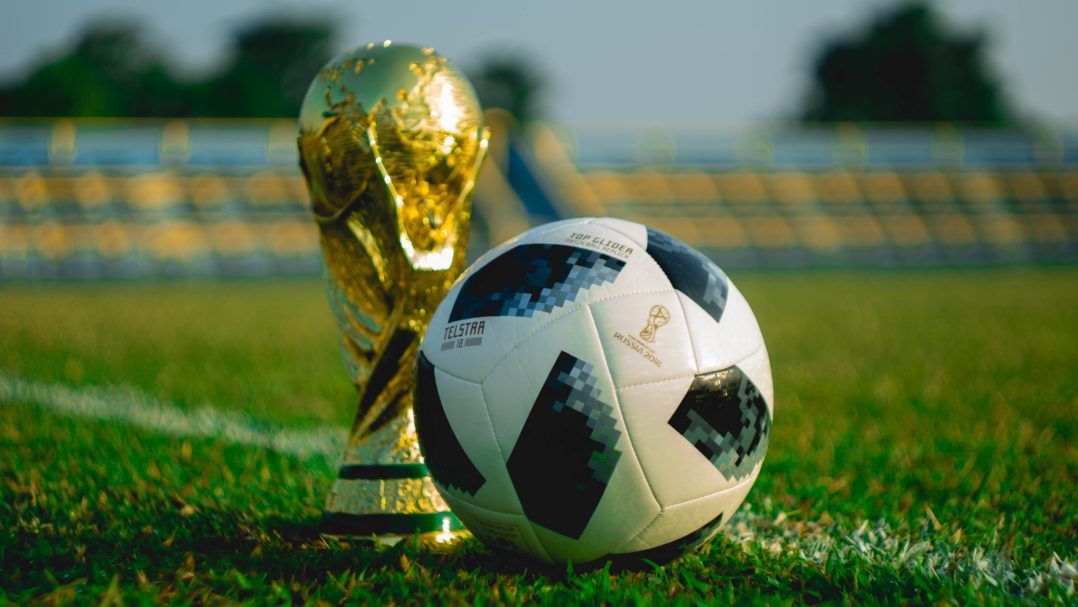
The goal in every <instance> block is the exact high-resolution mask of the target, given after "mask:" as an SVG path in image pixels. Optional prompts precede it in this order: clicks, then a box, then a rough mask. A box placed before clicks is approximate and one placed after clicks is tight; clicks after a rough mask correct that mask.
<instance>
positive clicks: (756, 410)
mask: <svg viewBox="0 0 1078 607" xmlns="http://www.w3.org/2000/svg"><path fill="white" fill-rule="evenodd" d="M669 423H670V426H671V427H673V428H674V429H675V430H677V431H678V432H679V433H680V434H681V435H682V436H684V437H685V439H686V440H688V441H689V442H690V443H692V445H693V446H694V447H696V450H697V451H699V452H700V453H701V454H702V455H703V456H704V457H706V458H707V459H708V461H710V462H711V463H712V464H713V465H714V466H715V468H716V469H718V471H719V472H720V473H722V475H723V476H725V477H726V478H733V479H736V480H742V479H744V478H746V477H747V476H748V475H749V474H750V473H751V472H752V470H753V468H755V467H756V464H757V463H759V462H760V460H762V459H763V458H764V453H766V452H767V440H768V435H769V434H770V433H771V413H770V411H769V410H768V408H767V403H766V402H765V401H764V397H763V396H761V395H760V391H759V390H757V389H756V386H755V385H753V383H752V382H751V381H750V380H749V377H748V376H747V375H745V373H744V372H742V371H741V369H739V368H737V367H730V368H729V369H723V370H721V371H713V372H711V373H701V374H700V375H697V376H696V377H695V378H694V379H693V382H692V385H691V386H689V391H688V392H687V393H686V394H685V397H684V398H683V399H682V400H681V403H680V404H679V405H678V408H677V410H676V411H674V414H673V415H672V416H671V417H670V421H669Z"/></svg>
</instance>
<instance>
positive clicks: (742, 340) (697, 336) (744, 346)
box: [679, 283, 764, 372]
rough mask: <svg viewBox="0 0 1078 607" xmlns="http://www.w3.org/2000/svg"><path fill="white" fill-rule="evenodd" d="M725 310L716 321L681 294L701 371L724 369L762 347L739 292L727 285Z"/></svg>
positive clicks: (757, 332)
mask: <svg viewBox="0 0 1078 607" xmlns="http://www.w3.org/2000/svg"><path fill="white" fill-rule="evenodd" d="M729 289H730V290H729V292H728V293H727V296H726V307H725V308H724V309H723V312H722V318H721V319H720V320H719V322H717V323H716V322H715V319H714V318H712V317H711V315H710V314H708V313H707V312H705V311H704V309H703V308H701V307H700V306H699V305H698V304H697V303H696V302H694V301H693V300H692V299H690V298H689V297H688V296H686V295H685V294H684V293H680V294H679V297H680V299H681V305H682V308H683V310H684V313H685V318H686V321H685V322H686V323H687V324H688V327H689V335H691V336H692V341H693V349H694V351H695V352H696V363H697V365H698V368H699V369H700V372H705V371H715V370H718V369H725V368H727V367H729V366H731V365H735V364H737V362H738V361H740V360H743V359H744V358H745V357H747V356H749V355H750V354H752V353H753V352H755V351H756V350H757V349H758V348H760V347H761V346H763V343H764V341H763V336H762V335H761V334H760V327H759V326H758V325H757V324H756V317H755V316H754V315H753V313H752V310H751V309H750V308H749V304H748V302H747V301H745V297H744V296H743V295H742V294H741V291H739V290H738V289H737V287H736V286H734V284H733V283H730V287H729Z"/></svg>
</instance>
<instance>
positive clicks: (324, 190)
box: [298, 42, 489, 539]
mask: <svg viewBox="0 0 1078 607" xmlns="http://www.w3.org/2000/svg"><path fill="white" fill-rule="evenodd" d="M488 137H489V135H488V131H487V129H485V128H484V127H483V120H482V113H481V110H480V107H479V103H478V101H477V100H476V96H475V91H474V90H473V89H472V86H471V83H469V82H468V79H467V78H466V77H465V76H464V74H463V73H461V72H460V71H459V70H458V69H457V68H455V67H454V66H453V65H452V64H451V63H450V62H449V61H448V60H447V59H445V58H444V57H441V56H439V55H438V54H436V53H435V52H434V51H433V50H432V49H421V48H417V47H412V46H402V45H392V44H390V43H389V42H386V43H384V44H381V45H367V46H366V47H363V48H358V49H354V50H351V51H348V52H346V53H344V54H342V55H340V56H338V57H337V58H335V59H334V60H333V61H331V62H330V63H329V64H328V65H327V66H325V67H324V68H323V69H322V71H321V72H320V73H319V74H318V76H317V77H316V78H315V80H314V82H312V83H311V87H310V89H309V90H308V91H307V95H306V97H305V99H304V101H303V106H302V108H301V110H300V116H299V141H298V143H299V153H300V166H301V168H302V170H303V174H304V177H305V178H306V180H307V188H308V191H309V193H310V199H311V207H312V210H313V212H314V217H315V220H316V222H317V223H318V227H319V229H320V232H321V243H322V253H323V255H324V258H325V267H326V295H327V298H328V299H329V305H330V308H331V310H332V311H333V314H334V316H336V319H337V323H338V326H339V328H340V333H341V338H342V357H343V359H344V362H345V366H346V367H347V369H348V372H349V375H350V376H351V379H352V383H354V384H355V386H356V389H357V391H358V408H357V412H356V417H355V421H354V423H353V425H352V431H351V435H350V437H349V440H348V446H347V449H346V451H345V454H344V458H343V462H342V464H341V468H340V471H339V473H338V478H337V481H336V482H335V483H334V485H333V489H332V491H331V493H330V495H329V498H328V500H327V502H326V510H325V517H324V519H323V530H324V531H325V532H326V533H329V534H334V535H356V536H377V537H382V538H386V537H389V538H392V537H402V536H406V535H412V534H416V533H434V534H444V535H438V536H437V537H439V538H441V539H445V538H448V537H451V534H452V533H453V532H454V531H456V530H458V529H460V528H461V527H460V524H459V522H458V521H457V520H456V518H455V517H454V516H453V515H452V514H451V513H450V512H449V508H448V507H447V506H446V504H445V502H443V501H442V498H441V497H440V496H439V495H438V491H437V490H436V489H435V487H434V485H433V484H432V483H431V480H430V478H429V476H428V473H427V468H426V466H425V465H424V464H423V458H422V455H421V454H420V452H419V445H418V442H417V440H416V435H415V428H414V425H413V423H412V417H411V408H412V396H411V394H412V387H413V385H414V382H415V360H416V353H417V350H418V345H419V341H418V340H419V338H420V337H421V336H422V335H423V332H424V330H425V329H426V326H427V323H428V321H429V320H430V315H431V314H432V313H433V312H434V309H435V308H436V307H437V306H438V303H439V302H440V301H441V299H442V297H443V296H444V295H445V293H446V291H447V290H448V289H449V286H450V285H451V284H452V283H453V280H454V279H456V277H457V276H458V275H459V274H460V272H461V270H462V269H463V267H464V262H465V254H464V252H465V248H466V247H467V242H468V231H469V225H470V218H471V204H470V200H469V197H470V194H471V192H472V189H473V187H474V185H475V180H476V178H477V176H478V173H479V168H480V166H481V165H482V163H483V158H484V156H485V155H486V150H487V141H488Z"/></svg>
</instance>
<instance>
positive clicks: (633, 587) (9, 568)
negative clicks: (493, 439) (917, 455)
mask: <svg viewBox="0 0 1078 607" xmlns="http://www.w3.org/2000/svg"><path fill="white" fill-rule="evenodd" d="M141 506H142V508H140V512H141V513H143V514H142V515H141V516H140V517H139V518H144V520H143V521H139V523H141V522H144V521H145V520H153V523H152V524H146V525H142V526H139V525H138V524H137V523H136V524H135V525H132V526H123V525H121V524H119V523H118V522H117V521H115V520H114V519H112V520H110V524H109V525H108V526H107V527H103V528H101V527H97V526H95V525H87V526H85V527H84V528H82V529H81V530H80V532H78V533H76V534H67V535H63V534H60V535H58V536H56V537H54V538H50V537H48V536H49V535H52V533H50V532H47V531H44V532H43V531H42V530H43V529H45V530H47V529H49V526H48V525H49V524H48V523H45V524H44V525H42V524H39V525H38V528H37V532H31V531H30V530H27V529H23V530H22V531H21V532H19V533H16V534H14V536H13V535H12V534H7V539H8V540H9V543H8V545H7V547H6V549H4V550H3V551H2V556H3V559H2V560H0V562H2V564H3V571H4V573H3V574H0V581H2V582H3V584H0V586H2V587H4V588H8V589H12V588H20V589H22V590H21V591H20V594H21V596H20V595H12V596H11V597H10V598H14V599H16V602H18V600H19V599H21V598H26V599H30V598H43V597H46V596H48V595H50V594H55V593H56V592H57V589H62V588H67V589H69V588H70V587H71V586H82V585H87V587H86V589H85V591H86V592H89V593H91V594H92V595H95V596H96V594H94V593H100V592H102V591H103V589H106V588H107V587H108V586H109V585H110V583H111V584H116V580H118V582H119V585H120V586H122V587H125V588H139V587H142V586H144V585H145V584H150V585H151V587H152V588H154V589H155V590H154V592H155V593H157V594H156V595H155V596H160V595H161V593H165V594H166V595H167V594H168V593H174V594H179V595H181V596H185V597H187V598H192V599H193V600H196V601H198V600H200V599H204V598H207V597H226V598H230V599H240V600H243V599H249V598H258V597H264V596H266V595H267V594H268V593H269V594H272V593H278V594H279V593H280V592H281V591H282V589H284V590H283V591H284V592H285V593H286V595H287V596H288V598H290V599H291V600H293V601H306V600H308V599H310V598H312V597H317V598H320V599H321V598H326V597H327V596H328V597H330V600H333V599H332V597H334V596H354V592H355V588H354V587H355V586H357V585H358V586H359V587H360V591H361V592H363V593H365V594H363V595H362V596H364V597H367V598H368V599H372V600H373V599H377V600H380V601H389V600H397V601H399V600H404V602H410V601H409V600H408V599H409V598H411V599H412V600H414V599H415V597H416V596H427V597H432V596H437V597H441V598H448V599H451V601H450V602H461V601H464V602H472V601H473V600H475V599H477V598H483V597H485V598H487V599H489V598H491V597H490V596H489V594H488V593H490V592H492V591H493V590H492V589H495V588H512V589H513V590H512V592H514V593H517V594H514V595H513V596H515V597H517V599H519V600H525V601H530V600H533V599H536V598H543V599H544V600H548V599H552V598H554V597H566V598H570V599H574V600H576V599H579V600H584V599H585V598H588V599H589V601H590V600H591V599H594V600H598V601H599V602H604V601H610V602H620V600H622V599H631V598H632V597H634V596H650V597H651V598H652V599H664V598H669V597H671V596H674V595H680V596H682V597H684V598H693V597H695V599H701V598H707V599H714V598H718V597H727V596H728V597H737V596H775V595H778V596H785V597H788V598H791V599H796V600H797V601H798V602H806V603H816V602H829V601H835V600H843V599H847V600H848V599H850V598H853V597H856V596H861V597H864V598H865V599H866V600H867V599H871V598H873V597H877V598H878V597H881V596H886V597H891V598H892V599H897V600H913V601H924V600H929V599H931V598H932V597H934V596H936V597H938V596H940V594H939V593H940V592H942V593H943V596H950V597H952V598H961V597H963V596H966V597H978V596H980V595H977V594H974V595H969V594H968V593H969V592H970V591H973V590H975V589H973V588H966V587H961V586H956V585H955V584H954V583H953V581H952V582H951V583H948V582H947V580H944V579H938V578H936V579H930V578H927V577H925V576H924V575H923V574H920V573H917V572H915V571H913V570H906V569H894V568H886V567H882V566H873V567H865V566H864V565H862V566H860V567H850V566H848V567H840V566H837V565H831V564H824V565H819V564H813V563H810V562H807V561H804V560H802V559H797V558H794V557H789V556H782V555H768V554H766V553H765V554H760V552H759V551H757V552H755V553H751V552H750V551H746V550H744V549H743V548H742V546H740V545H739V544H736V543H734V542H732V541H730V540H728V539H726V538H725V537H723V536H721V535H720V536H719V538H718V539H717V540H715V541H714V542H712V544H711V545H710V546H708V547H706V548H704V550H703V551H702V552H700V553H696V554H693V555H689V556H687V557H685V558H682V559H681V560H678V561H674V562H673V563H671V564H668V565H666V566H659V565H657V564H652V563H647V562H644V563H624V562H619V563H610V564H607V563H600V564H598V565H592V566H590V567H579V566H577V567H574V568H571V569H570V568H567V567H564V566H549V565H544V564H541V563H538V562H536V561H533V560H529V559H526V558H522V557H519V556H515V555H510V554H504V553H494V552H491V551H488V550H487V549H486V548H485V547H483V545H482V544H480V543H479V542H478V541H476V540H474V539H467V540H465V541H462V542H460V543H457V544H455V545H453V546H451V547H439V546H435V547H431V546H429V545H424V544H421V543H419V542H418V541H417V540H415V539H412V540H405V541H402V542H400V543H399V544H397V545H396V546H392V547H387V546H382V545H376V544H373V543H371V542H369V541H362V540H343V541H342V540H332V539H326V538H323V537H322V536H321V535H320V534H319V530H318V528H319V518H318V516H310V517H307V518H302V519H298V520H297V519H290V518H282V517H275V516H267V517H257V518H256V517H252V516H249V515H247V514H245V513H240V512H234V511H220V510H211V509H202V510H197V511H194V512H190V511H188V512H186V513H182V512H177V511H176V509H175V508H174V504H163V503H155V504H146V503H144V504H142V505H141ZM166 509H167V510H166ZM132 522H135V521H132ZM52 529H53V530H54V531H55V524H53V526H52ZM12 540H13V541H12ZM529 597H530V598H529ZM574 597H575V598H574ZM495 600H496V599H495Z"/></svg>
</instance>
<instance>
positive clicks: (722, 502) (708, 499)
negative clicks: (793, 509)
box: [618, 473, 757, 552]
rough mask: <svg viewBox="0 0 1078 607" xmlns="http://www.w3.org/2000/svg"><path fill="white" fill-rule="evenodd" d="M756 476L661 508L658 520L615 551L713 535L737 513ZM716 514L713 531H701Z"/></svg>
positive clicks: (629, 550)
mask: <svg viewBox="0 0 1078 607" xmlns="http://www.w3.org/2000/svg"><path fill="white" fill-rule="evenodd" d="M756 474H757V473H753V475H752V476H751V477H749V478H748V479H746V480H745V481H742V482H741V483H738V484H737V485H734V486H733V487H728V488H726V489H724V490H722V491H719V492H716V493H712V494H711V495H705V496H703V497H699V498H696V499H694V500H691V501H688V502H684V503H681V504H675V505H673V506H667V507H664V508H663V511H662V513H661V514H659V518H658V520H656V521H655V522H654V523H652V524H651V525H649V526H648V528H647V529H646V530H645V531H644V532H643V533H641V534H640V535H639V536H637V537H635V538H633V541H632V542H630V543H628V544H626V545H625V546H622V547H620V548H619V549H618V551H619V552H635V551H639V550H646V549H649V548H653V547H655V546H661V545H663V544H668V543H670V542H673V541H677V540H680V539H683V538H686V537H687V536H692V535H694V534H697V533H700V534H701V535H704V534H707V533H710V534H714V533H715V532H716V531H717V530H718V529H719V528H721V527H723V526H725V525H726V524H727V523H728V522H729V520H730V517H732V516H733V515H734V513H735V512H737V509H738V507H739V506H740V505H741V502H743V501H744V500H745V496H746V495H748V493H749V490H750V489H752V485H753V483H754V482H755V481H756ZM720 514H721V515H722V520H721V521H719V522H718V523H715V526H714V527H713V528H708V529H704V527H705V526H707V525H708V524H709V523H712V522H714V521H715V520H716V518H717V517H718V516H719V515H720ZM720 523H721V524H720ZM694 539H703V538H694Z"/></svg>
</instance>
